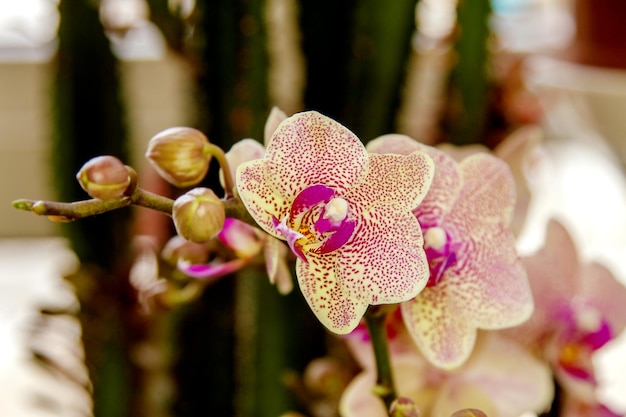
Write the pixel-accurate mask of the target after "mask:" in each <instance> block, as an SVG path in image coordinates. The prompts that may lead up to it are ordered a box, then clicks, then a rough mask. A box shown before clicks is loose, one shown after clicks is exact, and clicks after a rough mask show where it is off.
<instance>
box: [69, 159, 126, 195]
mask: <svg viewBox="0 0 626 417" xmlns="http://www.w3.org/2000/svg"><path fill="white" fill-rule="evenodd" d="M76 179H77V180H78V182H79V184H80V186H81V187H83V190H85V191H87V194H89V195H90V196H92V197H93V198H97V199H100V200H113V199H116V198H120V197H122V196H123V195H124V193H125V192H126V189H127V188H128V186H129V185H130V176H129V175H128V168H127V167H126V165H124V163H123V162H122V161H120V160H119V159H117V158H116V157H114V156H110V155H107V156H98V157H95V158H92V159H90V160H89V161H87V163H85V165H83V166H82V168H81V169H80V171H78V174H76Z"/></svg>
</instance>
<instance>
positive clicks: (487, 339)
mask: <svg viewBox="0 0 626 417" xmlns="http://www.w3.org/2000/svg"><path fill="white" fill-rule="evenodd" d="M395 327H396V330H397V326H395ZM405 332H406V330H405ZM406 339H407V338H405V337H403V336H402V334H401V333H400V334H396V336H395V337H392V338H391V340H390V350H391V357H392V367H393V374H394V379H395V386H396V388H397V393H398V395H400V396H402V397H407V398H409V399H411V400H413V401H414V402H415V404H416V405H417V407H418V411H419V412H420V415H427V416H431V417H449V416H451V415H452V414H453V413H454V412H456V411H458V410H460V409H464V408H475V409H479V410H481V411H483V412H485V413H486V415H488V416H490V417H518V416H520V415H521V414H523V413H524V412H536V413H540V412H542V411H544V410H546V409H547V408H548V406H549V405H550V403H551V401H552V397H553V385H552V377H551V373H550V368H549V367H548V366H547V365H545V364H544V363H543V362H541V361H540V360H538V359H536V358H535V357H534V356H533V355H531V354H530V353H529V352H528V351H527V350H525V349H524V348H523V347H522V346H521V345H519V344H517V343H515V342H514V341H512V340H510V339H507V338H505V337H502V336H500V335H498V334H496V333H485V334H483V335H482V337H481V338H479V341H478V343H477V346H476V349H474V351H473V352H472V355H471V356H470V358H469V359H468V360H467V361H466V362H465V363H464V364H463V365H462V366H461V367H460V368H457V369H455V370H447V371H446V370H441V369H439V368H437V367H434V366H432V364H430V363H429V362H428V361H427V360H426V359H425V358H424V357H423V356H422V355H421V354H420V352H419V351H418V350H417V349H416V347H415V345H414V344H413V343H412V341H411V340H406ZM347 341H348V346H349V348H350V350H351V351H352V352H353V353H354V354H355V358H356V359H357V361H358V362H359V363H360V365H361V366H362V367H363V371H362V372H361V374H359V375H357V376H356V377H355V378H354V379H353V380H352V382H351V383H350V384H349V385H348V387H347V388H346V390H345V391H344V393H343V396H342V399H341V403H340V414H341V415H342V416H343V417H352V416H354V417H356V416H358V417H384V416H387V415H388V413H387V410H385V407H384V406H383V403H382V402H381V401H380V399H379V398H378V397H377V396H376V395H375V394H374V393H373V388H374V386H375V383H376V367H375V366H374V359H373V355H372V353H371V352H372V349H371V346H370V345H369V343H366V342H364V341H363V340H359V339H358V338H350V337H349V338H348V339H347ZM407 342H408V343H407Z"/></svg>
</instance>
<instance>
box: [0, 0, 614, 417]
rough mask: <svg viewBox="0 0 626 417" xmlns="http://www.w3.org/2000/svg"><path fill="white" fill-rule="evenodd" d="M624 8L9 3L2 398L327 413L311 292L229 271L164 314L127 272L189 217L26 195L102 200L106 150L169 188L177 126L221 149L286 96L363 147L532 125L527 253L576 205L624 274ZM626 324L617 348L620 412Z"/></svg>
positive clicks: (3, 117) (606, 363)
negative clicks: (314, 387) (90, 193)
mask: <svg viewBox="0 0 626 417" xmlns="http://www.w3.org/2000/svg"><path fill="white" fill-rule="evenodd" d="M624 21H626V3H625V2H624V1H623V0H491V1H490V0H472V1H469V0H465V1H459V2H457V1H455V0H419V1H415V0H411V1H409V0H397V1H394V2H377V1H375V0H361V1H356V0H347V1H342V2H335V1H332V0H317V1H312V0H234V1H233V0H206V1H193V0H169V1H168V0H100V1H95V0H72V1H69V0H65V1H64V0H60V1H54V0H22V1H19V2H16V1H11V0H0V135H1V138H0V196H1V197H2V198H1V203H2V204H0V392H2V395H1V396H0V414H2V415H7V416H39V415H41V416H52V415H54V416H85V415H91V414H92V413H94V414H95V415H97V416H109V415H110V416H116V417H119V416H137V415H146V416H148V415H149V416H156V417H158V416H170V415H172V416H174V415H175V416H196V415H220V416H226V415H239V416H248V415H250V416H252V415H255V416H256V415H258V416H265V415H267V416H276V415H279V414H280V413H283V412H285V411H286V410H290V409H298V410H300V411H302V412H305V413H307V412H308V413H311V410H306V407H304V408H303V406H302V404H306V403H307V398H306V395H305V394H304V393H303V391H302V389H301V388H302V384H303V383H304V382H303V381H302V380H301V379H300V377H299V375H300V374H302V372H303V370H304V369H305V367H306V365H307V364H308V363H309V362H310V361H311V360H312V359H313V358H315V357H317V356H320V355H322V354H323V353H324V352H325V351H327V350H328V349H332V348H334V347H333V346H332V342H329V341H328V338H327V337H326V336H325V333H324V331H323V330H322V329H321V326H319V325H318V324H317V323H315V322H314V321H313V320H314V319H312V317H311V315H310V314H309V312H308V310H307V307H306V306H305V305H304V303H303V302H302V299H301V297H300V295H299V294H291V295H289V296H288V297H283V296H279V295H277V294H276V291H275V290H274V289H273V288H271V287H270V286H269V284H266V283H265V280H261V279H239V280H228V279H225V280H222V281H220V282H218V283H217V284H216V285H215V286H213V287H211V290H210V291H206V292H205V293H204V294H202V295H200V296H199V297H198V298H197V299H195V300H193V301H192V302H189V303H187V304H186V305H184V306H182V307H180V308H176V309H169V310H167V309H164V310H158V311H153V312H152V314H151V315H146V314H145V312H143V311H142V310H141V308H140V307H139V306H138V305H137V303H136V301H135V298H136V297H135V295H136V292H137V288H133V287H132V286H131V285H130V284H129V282H128V274H129V270H130V269H131V268H132V266H133V265H135V264H136V261H137V256H138V254H140V253H142V251H143V250H144V249H145V248H146V246H147V247H155V248H160V247H162V246H163V244H164V243H165V242H166V241H167V239H168V238H169V237H170V236H172V233H173V230H172V226H171V224H170V222H169V220H168V219H167V218H166V217H165V216H161V215H156V216H155V215H154V214H152V213H149V212H146V211H142V210H120V212H117V213H109V214H106V215H102V216H98V218H96V219H89V220H86V221H81V222H77V223H72V224H58V223H53V222H50V221H48V220H47V219H46V218H40V217H36V216H33V215H31V214H28V213H24V212H20V211H17V210H15V209H14V208H12V207H11V204H10V203H11V201H13V200H15V199H18V198H29V199H51V200H61V201H74V200H80V199H84V198H86V195H85V194H84V193H83V192H82V190H81V189H80V187H79V186H78V185H77V184H76V182H75V181H74V176H75V174H76V172H77V171H78V169H79V168H80V166H81V165H82V164H83V163H84V162H85V161H87V160H88V159H89V158H91V157H93V156H96V155H100V154H112V155H115V156H117V157H119V158H120V159H122V160H123V161H125V162H126V163H128V164H129V165H132V166H133V167H135V168H136V169H137V171H138V172H139V176H140V183H141V185H142V187H144V188H146V189H148V190H152V191H155V192H160V193H163V194H166V195H169V196H171V197H174V196H175V195H176V193H177V192H180V191H177V190H173V189H171V188H170V187H169V186H167V185H166V184H164V183H163V182H162V181H161V180H159V179H158V178H157V176H156V175H155V173H154V171H152V169H151V167H150V166H149V165H147V163H146V162H145V160H144V158H143V154H144V152H145V147H146V144H147V142H148V141H149V139H150V138H151V137H152V136H153V135H154V134H156V133H158V132H159V131H161V130H163V129H165V128H168V127H172V126H194V127H196V128H198V129H200V130H202V131H203V132H204V133H206V134H207V136H208V137H209V139H210V140H211V141H212V142H213V143H216V144H218V145H220V146H222V147H223V148H224V149H225V150H227V149H228V148H229V147H230V146H231V145H232V144H233V143H235V142H236V141H238V140H240V139H242V138H246V137H251V138H255V139H258V140H261V141H262V139H263V125H264V123H265V119H266V117H267V115H268V114H269V111H270V109H271V107H272V106H278V107H280V108H281V109H282V110H284V111H285V112H286V113H287V114H292V113H294V112H297V111H301V110H309V109H313V110H318V111H320V112H322V113H324V114H327V115H328V116H330V117H333V118H335V119H336V120H338V121H340V122H341V123H343V124H344V125H346V126H347V127H349V128H350V129H351V130H353V131H354V132H355V133H356V134H357V135H358V136H359V137H360V138H361V139H362V140H363V141H364V142H366V141H368V140H370V139H373V138H375V137H377V136H379V135H382V134H385V133H389V132H399V133H404V134H407V135H409V136H411V137H414V138H416V139H418V140H420V141H423V142H425V143H428V144H438V143H444V142H445V143H451V144H455V145H470V144H473V145H476V144H480V145H482V146H485V147H487V148H489V149H494V148H496V147H497V146H498V145H500V144H502V143H503V141H504V140H505V139H506V138H509V137H510V136H511V135H512V134H514V133H516V132H517V133H518V134H519V132H520V131H521V132H522V133H521V135H522V136H528V138H527V140H526V141H525V143H526V142H532V143H533V146H532V149H531V151H530V153H528V152H527V151H528V149H529V148H526V147H524V149H521V148H520V149H517V150H514V152H519V157H520V158H522V159H523V162H522V165H523V169H522V171H523V176H524V179H525V181H526V182H527V184H528V188H529V190H530V191H529V197H528V198H529V206H528V214H527V216H526V217H525V220H524V222H523V224H520V225H519V246H520V251H521V252H522V253H523V254H530V253H532V252H533V251H534V250H536V249H537V248H538V247H540V246H541V244H542V241H543V231H544V226H545V224H546V222H547V220H548V219H549V218H550V217H557V218H559V219H560V220H562V221H563V222H564V223H565V224H566V226H567V227H568V228H569V230H570V232H571V233H572V235H573V237H574V238H575V240H576V242H577V244H578V247H579V250H580V254H581V258H583V259H584V260H597V261H600V262H602V263H604V264H605V265H607V266H608V267H610V268H611V270H612V271H613V273H614V274H615V276H616V277H617V278H618V279H620V280H622V282H625V283H626V187H625V184H626V182H625V178H624V171H623V170H624V164H625V163H626V27H625V26H624V25H623V22H624ZM524 128H530V129H527V130H520V129H524ZM216 178H217V171H216V169H215V167H212V171H211V172H210V174H209V176H208V177H207V184H206V185H207V186H210V187H213V188H215V189H216V190H217V189H219V183H218V182H217V180H216ZM140 236H143V237H145V236H149V237H150V240H149V242H150V243H149V244H146V243H145V242H147V240H145V239H144V240H138V239H137V237H140ZM137 242H144V243H143V244H142V243H137ZM142 245H143V246H142ZM243 274H244V275H245V276H246V278H248V277H255V276H258V275H259V272H257V271H255V270H248V271H246V272H244V273H243ZM295 292H296V293H297V291H295ZM79 305H80V308H79V307H78V306H79ZM293 335H295V336H293ZM292 336H293V337H292ZM296 339H297V340H296ZM625 343H626V341H620V340H618V341H617V342H615V343H613V344H612V345H611V346H608V347H607V348H606V349H603V351H602V355H600V356H599V359H598V361H599V364H600V366H601V369H602V374H601V376H602V378H603V380H604V381H605V382H606V383H604V384H603V385H602V395H603V396H604V397H606V399H607V400H606V401H607V403H610V404H611V405H613V406H614V407H616V409H619V410H622V411H623V412H626V403H625V402H624V397H623V395H620V393H623V392H626V381H625V380H626V378H624V375H626V345H625ZM245 352H255V353H254V354H251V353H245ZM83 364H86V366H85V365H83ZM270 375H271V376H273V377H275V380H268V379H267V378H268V376H270ZM276 375H278V376H276ZM285 386H289V387H290V389H289V390H287V389H285V388H284V387H285ZM303 397H304V398H303ZM318 412H320V411H318ZM320 413H321V412H320ZM311 415H314V414H313V413H311ZM315 415H323V414H315Z"/></svg>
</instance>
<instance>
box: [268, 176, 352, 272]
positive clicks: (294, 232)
mask: <svg viewBox="0 0 626 417" xmlns="http://www.w3.org/2000/svg"><path fill="white" fill-rule="evenodd" d="M273 222H274V227H275V228H276V231H277V232H278V233H280V234H281V235H283V237H284V238H285V239H286V240H287V243H288V244H289V247H290V248H291V250H292V251H293V252H294V253H295V254H296V255H297V256H298V257H299V258H300V259H302V260H303V261H305V262H306V257H305V256H304V252H305V251H306V252H312V253H318V254H324V253H328V252H332V251H335V250H337V249H339V248H340V247H342V246H343V245H345V244H346V243H347V242H348V240H349V239H350V237H352V233H353V232H354V229H355V226H356V222H355V221H354V220H352V219H351V218H350V204H349V203H348V201H346V200H345V199H343V198H341V197H339V196H337V195H336V193H335V191H334V190H333V189H332V188H330V187H327V186H325V185H322V184H316V185H311V186H309V187H307V188H305V189H304V190H302V191H301V192H300V193H299V194H298V195H297V196H296V198H295V199H294V201H293V203H292V205H291V209H290V210H289V213H288V214H287V215H286V216H285V217H284V218H283V219H281V220H280V221H279V220H278V219H277V218H276V217H274V218H273Z"/></svg>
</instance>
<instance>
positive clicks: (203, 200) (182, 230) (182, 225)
mask: <svg viewBox="0 0 626 417" xmlns="http://www.w3.org/2000/svg"><path fill="white" fill-rule="evenodd" d="M172 216H173V218H174V226H176V231H177V232H178V235H179V236H181V237H182V238H183V239H186V240H189V241H191V242H196V243H203V242H207V241H209V240H211V239H213V238H214V237H215V236H217V234H218V233H219V232H220V230H222V228H223V227H224V221H225V220H226V213H225V211H224V205H223V204H222V201H221V200H220V199H219V198H218V197H217V196H216V195H215V193H214V192H213V190H211V189H209V188H202V187H198V188H194V189H193V190H191V191H189V192H187V193H185V194H183V195H182V196H180V197H178V198H177V199H176V201H175V202H174V209H173V211H172Z"/></svg>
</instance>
